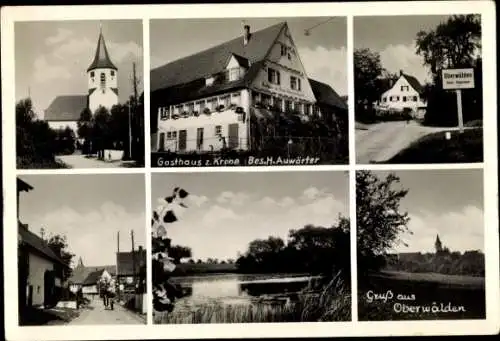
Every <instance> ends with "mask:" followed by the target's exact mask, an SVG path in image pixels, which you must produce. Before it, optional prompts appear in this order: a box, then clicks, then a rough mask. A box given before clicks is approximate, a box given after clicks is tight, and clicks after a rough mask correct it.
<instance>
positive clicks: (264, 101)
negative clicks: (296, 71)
mask: <svg viewBox="0 0 500 341" xmlns="http://www.w3.org/2000/svg"><path fill="white" fill-rule="evenodd" d="M260 98H261V100H262V104H263V105H271V96H270V95H265V94H262V95H261V97H260Z"/></svg>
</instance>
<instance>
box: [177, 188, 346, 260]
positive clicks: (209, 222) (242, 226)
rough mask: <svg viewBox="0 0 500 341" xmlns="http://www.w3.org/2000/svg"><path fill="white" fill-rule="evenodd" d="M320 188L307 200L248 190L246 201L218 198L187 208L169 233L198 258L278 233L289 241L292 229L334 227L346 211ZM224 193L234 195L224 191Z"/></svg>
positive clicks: (225, 254) (231, 254)
mask: <svg viewBox="0 0 500 341" xmlns="http://www.w3.org/2000/svg"><path fill="white" fill-rule="evenodd" d="M311 192H312V191H311ZM317 192H320V193H321V195H318V196H315V197H314V198H312V199H310V200H308V201H306V202H304V201H302V200H298V199H295V198H292V197H289V196H285V197H271V196H264V197H257V196H253V195H250V194H247V196H248V199H247V201H246V204H245V205H225V204H221V203H218V202H217V200H216V201H214V204H213V205H205V206H204V207H202V208H200V209H199V210H196V209H191V208H188V209H187V210H186V212H185V216H184V219H181V220H179V222H178V223H175V224H172V226H171V227H169V236H170V238H172V241H173V242H174V243H176V244H180V245H186V246H189V247H191V248H192V251H193V257H195V258H207V257H216V258H219V259H226V258H235V257H236V255H237V253H238V252H244V251H245V250H246V248H247V246H248V243H249V242H251V241H252V240H254V239H257V238H267V237H269V236H277V237H281V238H282V239H283V240H285V241H286V240H287V239H288V234H289V231H290V230H291V229H300V228H302V227H304V226H305V225H308V224H312V225H315V226H323V227H331V226H332V225H334V224H336V222H337V219H338V215H339V213H342V214H344V215H346V214H347V212H348V209H347V207H346V205H345V204H344V203H343V201H342V200H341V199H339V198H336V197H335V196H334V195H333V194H332V193H330V192H328V191H326V190H322V191H319V190H317ZM222 194H223V195H222ZM232 194H235V193H234V192H232ZM221 197H223V198H226V197H233V196H232V195H227V193H225V194H224V193H221V195H219V197H218V198H221Z"/></svg>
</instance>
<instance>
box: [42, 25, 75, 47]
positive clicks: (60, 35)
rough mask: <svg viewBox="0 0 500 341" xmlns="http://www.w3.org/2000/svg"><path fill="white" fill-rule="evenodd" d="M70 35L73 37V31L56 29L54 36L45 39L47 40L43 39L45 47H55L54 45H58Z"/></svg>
mask: <svg viewBox="0 0 500 341" xmlns="http://www.w3.org/2000/svg"><path fill="white" fill-rule="evenodd" d="M72 35H73V31H71V30H68V29H65V28H58V29H57V33H56V35H53V36H50V37H47V39H45V44H46V45H55V44H58V43H60V42H62V41H64V40H66V39H68V38H69V37H71V36H72Z"/></svg>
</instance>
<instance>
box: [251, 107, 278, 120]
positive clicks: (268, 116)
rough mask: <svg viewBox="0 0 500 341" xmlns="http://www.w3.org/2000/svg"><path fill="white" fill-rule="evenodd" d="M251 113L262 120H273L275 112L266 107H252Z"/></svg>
mask: <svg viewBox="0 0 500 341" xmlns="http://www.w3.org/2000/svg"><path fill="white" fill-rule="evenodd" d="M250 114H251V115H252V116H254V117H256V118H258V119H262V120H272V119H274V114H273V113H272V112H271V111H269V110H267V109H264V108H251V109H250Z"/></svg>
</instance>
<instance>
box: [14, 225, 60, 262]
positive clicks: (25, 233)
mask: <svg viewBox="0 0 500 341" xmlns="http://www.w3.org/2000/svg"><path fill="white" fill-rule="evenodd" d="M18 229H19V230H18V231H19V236H20V237H21V241H22V242H23V243H24V244H25V245H28V246H30V247H31V248H33V249H35V250H36V251H37V252H38V253H39V254H40V255H41V256H43V257H44V258H45V259H47V260H50V261H52V262H54V263H57V264H60V265H64V266H67V265H66V263H64V261H63V260H62V259H61V258H60V257H59V256H57V255H56V254H55V253H54V251H52V249H51V248H50V247H49V245H48V244H47V242H46V241H45V240H43V239H42V238H41V237H39V236H37V235H36V234H34V233H33V232H31V231H30V230H28V227H27V226H26V225H24V224H18Z"/></svg>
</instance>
